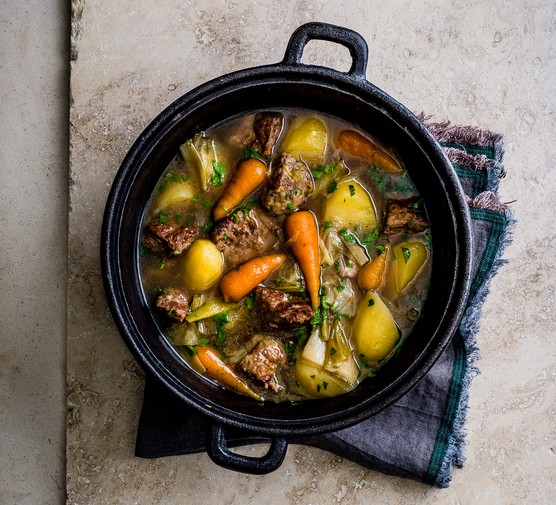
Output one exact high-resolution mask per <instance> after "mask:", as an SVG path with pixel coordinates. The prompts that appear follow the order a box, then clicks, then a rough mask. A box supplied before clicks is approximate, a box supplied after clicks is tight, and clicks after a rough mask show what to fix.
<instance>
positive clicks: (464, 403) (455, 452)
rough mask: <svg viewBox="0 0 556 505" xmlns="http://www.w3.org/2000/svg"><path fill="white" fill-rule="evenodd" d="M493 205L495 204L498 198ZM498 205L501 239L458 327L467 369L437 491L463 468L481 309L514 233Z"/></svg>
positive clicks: (511, 220)
mask: <svg viewBox="0 0 556 505" xmlns="http://www.w3.org/2000/svg"><path fill="white" fill-rule="evenodd" d="M485 193H490V192H485ZM481 194H482V193H481ZM492 195H493V196H494V197H495V198H496V195H494V194H493V193H492ZM479 196H481V195H479ZM477 198H478V197H477ZM490 198H491V197H490V196H489V199H490ZM496 201H498V199H497V198H496ZM498 205H499V208H493V209H492V210H497V211H499V212H502V213H504V214H505V217H506V227H505V230H504V232H503V233H502V235H501V237H500V246H499V248H498V251H497V253H496V257H495V259H494V262H493V265H492V269H491V270H490V271H489V273H488V274H487V276H486V278H485V282H484V284H483V285H482V287H481V288H480V289H479V290H478V292H477V293H476V295H475V296H474V297H473V299H472V300H470V301H469V305H468V307H467V310H466V311H465V313H464V315H463V317H462V320H461V323H460V326H459V332H460V335H461V337H462V340H463V345H464V346H465V349H466V351H467V357H466V369H465V373H464V378H463V381H462V391H461V395H460V399H459V407H458V409H457V413H456V415H455V418H454V424H453V430H452V433H451V435H450V438H449V440H448V448H447V450H446V454H445V456H444V460H443V461H442V464H441V466H440V471H439V472H438V478H437V481H436V482H435V484H436V485H437V486H438V487H440V488H446V487H448V486H449V485H450V482H451V480H452V469H453V467H454V466H455V467H457V468H462V467H463V465H464V463H465V461H466V457H467V456H466V453H465V450H466V446H467V442H466V435H467V432H466V430H465V429H464V426H465V422H466V419H467V410H468V408H469V390H470V386H471V382H472V381H473V379H474V378H475V377H476V376H477V375H479V374H480V370H479V367H478V366H477V362H478V360H479V358H480V352H479V347H478V345H477V339H476V336H477V333H478V332H479V329H480V319H481V315H482V312H483V305H484V302H485V300H486V298H487V296H488V293H489V291H490V282H491V280H492V279H493V278H494V276H495V275H496V274H497V272H498V270H499V269H500V267H502V265H504V264H505V263H507V260H505V259H503V255H504V251H505V250H506V247H508V245H510V243H511V242H512V236H513V230H514V228H515V218H514V216H513V212H512V210H511V209H510V208H509V207H508V206H507V205H504V204H500V203H499V204H498ZM482 208H489V207H482ZM500 209H502V210H500Z"/></svg>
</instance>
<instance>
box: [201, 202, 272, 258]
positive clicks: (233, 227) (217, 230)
mask: <svg viewBox="0 0 556 505" xmlns="http://www.w3.org/2000/svg"><path fill="white" fill-rule="evenodd" d="M279 230H280V225H279V223H278V221H277V220H276V219H275V218H273V217H271V216H269V215H267V214H266V213H265V212H264V211H263V210H261V209H251V210H250V211H249V212H245V211H243V210H238V211H236V212H234V213H233V214H230V215H229V216H226V217H225V218H224V219H222V220H221V221H219V222H218V223H217V224H216V226H215V227H214V229H213V231H212V240H213V241H214V243H215V244H216V247H217V248H218V249H219V250H220V251H222V252H223V253H224V254H225V256H226V258H227V259H228V260H229V261H230V262H231V263H233V264H234V265H237V264H239V263H243V262H244V261H247V260H248V259H251V258H254V257H255V256H259V255H260V254H261V253H263V252H264V251H265V250H267V249H269V248H271V247H272V246H273V245H274V244H275V243H276V240H277V235H278V232H279Z"/></svg>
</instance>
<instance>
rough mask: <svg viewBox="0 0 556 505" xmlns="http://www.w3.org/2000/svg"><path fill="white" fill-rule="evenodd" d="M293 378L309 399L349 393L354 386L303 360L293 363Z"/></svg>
mask: <svg viewBox="0 0 556 505" xmlns="http://www.w3.org/2000/svg"><path fill="white" fill-rule="evenodd" d="M294 371H295V377H296V379H297V380H298V381H299V384H300V386H301V388H302V389H303V392H304V393H305V394H306V395H307V396H309V397H311V398H329V397H332V396H338V395H341V394H343V393H347V392H348V391H351V390H352V389H353V388H354V387H355V386H356V385H357V382H355V383H354V384H348V383H347V382H344V381H343V380H341V379H339V378H338V377H336V376H335V375H333V374H331V373H329V372H327V371H326V370H323V369H322V368H321V367H318V366H315V365H314V364H313V363H309V362H307V361H305V360H303V359H298V360H297V361H296V363H295V368H294Z"/></svg>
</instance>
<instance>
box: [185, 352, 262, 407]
mask: <svg viewBox="0 0 556 505" xmlns="http://www.w3.org/2000/svg"><path fill="white" fill-rule="evenodd" d="M196 350H197V354H196V356H197V358H198V359H199V361H200V363H201V364H202V365H203V366H204V367H205V368H206V371H207V373H208V374H209V375H210V376H211V377H212V378H214V379H216V380H217V381H218V382H219V383H220V384H223V385H225V386H228V387H229V388H231V389H233V390H234V391H237V392H238V393H242V394H244V395H247V396H250V397H251V398H254V399H255V400H262V397H261V396H260V395H258V394H257V393H255V391H253V390H252V389H251V388H250V387H249V385H248V384H247V382H245V381H244V380H243V379H242V378H241V377H240V376H239V375H237V374H236V373H235V372H234V370H233V369H232V368H231V367H230V366H228V365H227V364H226V363H224V361H223V360H222V357H221V356H220V354H219V353H218V351H216V350H215V349H213V348H212V347H210V346H208V345H204V346H197V347H196Z"/></svg>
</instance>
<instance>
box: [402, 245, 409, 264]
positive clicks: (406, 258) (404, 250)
mask: <svg viewBox="0 0 556 505" xmlns="http://www.w3.org/2000/svg"><path fill="white" fill-rule="evenodd" d="M400 249H401V250H402V254H403V260H404V263H407V262H408V261H409V257H410V256H411V252H410V251H409V249H408V248H407V247H401V248H400Z"/></svg>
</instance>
